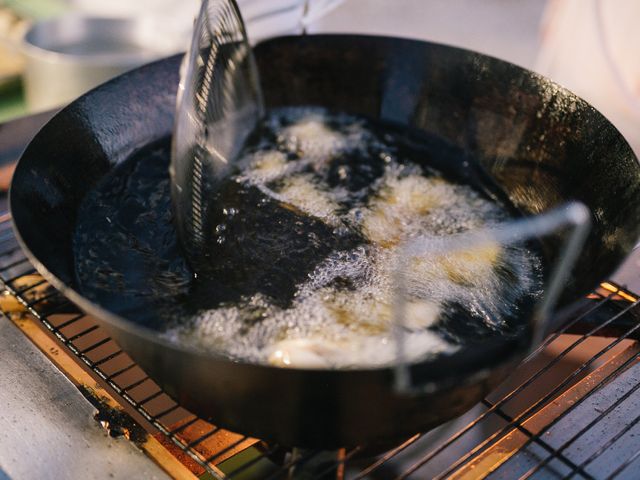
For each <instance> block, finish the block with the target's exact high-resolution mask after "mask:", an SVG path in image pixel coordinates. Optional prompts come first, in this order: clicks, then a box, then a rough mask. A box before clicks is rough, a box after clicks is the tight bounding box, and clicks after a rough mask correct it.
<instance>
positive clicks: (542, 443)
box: [483, 399, 590, 478]
mask: <svg viewBox="0 0 640 480" xmlns="http://www.w3.org/2000/svg"><path fill="white" fill-rule="evenodd" d="M483 403H484V404H485V405H487V406H488V407H491V406H492V404H491V402H489V401H488V400H486V399H485V400H483ZM496 415H498V416H499V417H500V418H502V419H503V420H506V421H507V422H509V423H511V422H513V417H512V416H511V415H507V414H506V413H505V412H504V411H503V410H502V409H501V408H498V409H497V410H496ZM515 428H516V429H517V430H518V431H519V432H522V433H524V434H525V435H526V436H527V438H528V440H527V441H526V443H525V444H524V445H522V446H521V447H520V450H524V449H525V448H526V446H527V445H529V443H531V442H535V443H536V444H537V445H539V446H540V447H542V448H543V449H545V450H546V451H547V452H549V453H551V454H556V452H555V450H554V448H553V447H552V446H550V445H549V444H548V443H547V442H545V441H543V440H542V439H540V437H539V435H537V434H534V433H533V432H531V431H529V430H528V429H527V428H526V427H525V426H524V425H520V424H517V425H516V427H515ZM557 458H558V460H560V461H562V462H563V463H565V464H566V465H567V466H568V467H570V468H574V469H575V470H576V471H579V470H580V468H579V467H578V466H577V465H576V464H575V463H574V462H573V461H571V459H569V458H567V457H565V456H564V455H562V454H561V453H558V454H557ZM580 473H581V474H583V475H585V473H584V472H580ZM585 476H587V477H589V475H585ZM589 478H590V477H589Z"/></svg>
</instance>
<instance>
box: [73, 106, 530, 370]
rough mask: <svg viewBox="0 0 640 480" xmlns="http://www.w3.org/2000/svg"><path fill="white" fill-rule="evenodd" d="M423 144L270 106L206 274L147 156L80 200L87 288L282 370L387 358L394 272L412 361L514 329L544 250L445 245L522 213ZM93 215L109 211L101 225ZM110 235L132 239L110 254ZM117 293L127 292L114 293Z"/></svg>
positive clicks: (212, 211) (340, 118)
mask: <svg viewBox="0 0 640 480" xmlns="http://www.w3.org/2000/svg"><path fill="white" fill-rule="evenodd" d="M428 143H429V139H428V138H422V137H420V136H416V135H413V134H410V133H408V131H406V130H403V129H401V128H398V127H393V128H392V127H391V126H387V125H382V124H379V123H375V122H371V121H369V120H367V119H364V118H359V117H354V116H349V115H345V114H330V113H328V112H326V111H324V110H322V109H318V108H300V107H296V108H287V109H279V110H274V111H272V112H270V114H269V115H268V116H267V117H266V119H265V120H264V122H263V123H262V124H261V125H260V127H259V128H258V129H257V130H256V131H255V132H254V134H253V135H252V136H251V138H250V139H249V141H248V143H247V145H246V146H245V148H244V150H243V152H242V155H241V158H240V161H239V165H240V167H239V168H238V169H237V171H236V172H235V173H234V175H233V176H232V177H231V178H229V179H228V180H227V181H225V182H224V183H223V184H221V185H220V186H219V187H218V189H217V190H216V192H215V194H214V195H212V198H211V199H210V202H209V205H208V209H207V218H206V223H205V224H206V226H207V229H206V232H207V234H208V235H209V242H208V244H207V248H206V251H207V255H206V257H203V258H204V259H203V260H202V262H201V263H199V264H197V265H192V266H194V267H195V270H196V271H197V275H194V274H193V273H192V272H191V269H190V267H189V266H188V265H187V262H186V261H185V260H184V258H183V257H182V255H181V253H180V249H179V248H178V246H177V241H176V239H175V231H174V230H173V229H171V228H170V224H171V218H170V213H169V204H168V200H167V197H168V185H167V180H166V179H163V180H162V181H158V182H156V183H155V184H153V182H151V181H149V180H150V179H153V177H154V175H156V177H158V176H159V175H158V169H157V167H153V166H152V167H151V168H149V165H148V164H149V163H150V162H149V157H150V155H149V154H146V155H139V156H138V157H139V158H138V160H135V159H130V160H129V161H128V162H126V164H127V165H125V166H123V168H119V169H116V172H114V174H112V175H110V177H112V178H110V179H107V181H105V182H103V185H101V186H99V187H98V188H97V189H96V190H95V191H94V192H93V193H92V194H91V195H90V197H89V199H88V200H87V201H86V202H85V203H84V205H83V208H82V210H81V214H80V217H79V221H78V228H77V231H76V237H75V247H76V253H77V254H76V271H77V273H78V279H79V283H80V285H81V286H82V287H83V289H84V292H83V293H85V294H86V295H88V296H89V297H90V298H92V299H94V300H96V301H98V302H100V303H103V304H104V303H106V304H107V306H108V307H109V308H112V309H116V311H117V312H118V313H120V314H122V315H124V316H126V317H128V318H131V319H133V320H134V321H138V322H141V323H145V324H147V325H152V326H153V327H154V328H157V329H158V330H160V331H161V332H162V335H163V336H165V338H168V339H169V340H170V341H172V342H177V343H181V344H188V345H190V346H193V347H195V348H198V349H203V350H210V351H215V352H217V353H220V354H223V355H226V356H228V357H230V358H232V359H237V360H242V361H249V362H255V363H269V364H272V365H278V366H283V367H302V368H359V367H373V366H381V365H387V364H390V363H392V362H393V361H394V359H395V355H396V345H395V343H394V331H393V313H394V312H393V309H394V305H396V304H397V301H398V298H397V295H399V292H398V290H397V286H396V284H395V282H394V279H396V278H397V277H396V275H398V274H400V275H402V279H403V284H404V285H405V286H406V290H405V291H403V292H402V300H403V302H405V308H404V313H405V316H404V321H403V329H404V330H405V335H404V338H405V339H406V345H405V354H406V355H407V356H408V357H409V358H411V359H412V360H416V359H421V358H425V357H428V356H434V355H439V354H446V353H448V352H452V351H455V350H456V349H457V348H460V347H461V345H465V344H467V343H473V342H477V341H482V339H484V338H487V337H490V336H491V335H509V334H514V333H515V332H517V330H518V329H519V328H523V323H522V322H518V321H517V319H518V318H521V317H522V316H523V314H526V313H527V311H528V310H530V307H531V304H532V303H533V302H535V301H536V300H537V299H538V297H539V296H540V294H541V285H542V267H541V260H540V257H539V256H538V254H537V253H536V252H535V251H534V250H532V249H531V248H529V247H528V246H527V245H523V244H520V245H484V246H481V247H478V248H475V249H472V250H469V251H451V252H445V253H442V249H441V245H442V242H443V241H444V242H446V239H447V237H449V238H451V237H450V236H452V235H458V234H463V233H464V232H466V231H470V230H473V229H476V228H481V227H490V226H492V225H496V224H498V223H501V222H504V221H508V220H509V219H510V218H512V216H513V211H512V210H510V208H509V206H508V205H504V204H503V203H501V202H498V201H495V199H494V198H491V195H488V194H487V193H486V192H483V191H481V190H480V189H478V188H474V187H473V186H471V185H469V184H465V183H460V182H456V181H454V180H452V177H451V175H446V176H445V175H444V174H443V172H441V171H439V170H438V169H436V168H434V166H433V165H434V164H437V161H435V162H434V161H431V160H432V158H431V157H432V153H430V152H432V150H430V148H429V145H428ZM439 151H440V150H439ZM158 152H159V150H158ZM156 155H157V156H161V154H160V153H156ZM152 156H153V155H151V157H152ZM440 160H442V159H440ZM156 163H158V162H156ZM127 169H128V170H127ZM149 171H151V172H152V173H151V174H150V173H149ZM153 172H155V173H153ZM145 175H146V178H145ZM156 180H158V179H157V178H156ZM132 199H133V200H132ZM127 202H128V206H129V208H130V211H129V213H122V212H121V211H120V210H121V208H123V203H125V204H127ZM132 203H134V204H135V208H133V205H132ZM96 210H97V211H98V213H99V214H100V213H109V214H110V215H111V217H113V219H111V220H109V222H106V223H105V222H103V221H97V222H96V220H95V218H96ZM111 210H113V211H111ZM103 211H104V212H103ZM132 211H133V212H134V213H135V212H137V214H138V217H137V218H133V217H132V215H134V214H132V213H131V212H132ZM141 229H148V232H147V233H143V232H141ZM96 230H98V231H97V232H96ZM92 234H93V235H92ZM90 236H93V237H94V238H98V239H99V240H98V241H94V242H93V243H92V242H91V241H90V239H89V237H90ZM158 238H160V239H161V240H160V245H156V244H155V243H158V242H159V240H158ZM418 238H419V239H420V241H421V242H422V243H423V245H424V244H426V245H427V246H428V245H430V244H433V246H434V253H433V254H432V255H421V256H420V257H412V258H408V259H407V261H406V263H405V264H404V265H405V266H404V268H403V269H402V271H401V272H397V268H398V265H399V261H400V260H401V258H400V256H401V255H402V254H403V253H402V252H403V251H404V250H403V245H405V244H406V243H407V242H408V241H411V240H412V239H418ZM162 239H164V240H162ZM105 243H109V244H110V245H111V247H110V248H111V249H113V248H116V249H118V248H120V246H124V247H123V248H122V251H119V252H116V255H112V256H109V255H107V258H106V259H105V258H104V255H103V253H102V251H101V248H102V247H104V244H105ZM159 247H161V248H159ZM436 251H437V252H439V253H436ZM114 256H117V257H118V260H116V259H115V258H114ZM109 257H110V258H109ZM125 262H128V264H127V266H126V267H125V266H124V263H125ZM192 263H193V262H192ZM114 265H115V266H114ZM136 265H137V266H136ZM118 268H119V270H118ZM132 270H133V271H132ZM96 271H97V272H98V275H95V274H92V272H96ZM134 273H135V275H134ZM141 284H142V285H141ZM143 285H144V286H143ZM118 292H120V293H121V294H124V295H125V296H126V298H127V299H128V300H125V301H124V302H119V303H118V302H116V301H115V294H116V293H118ZM150 306H151V307H150Z"/></svg>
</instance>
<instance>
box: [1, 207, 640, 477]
mask: <svg viewBox="0 0 640 480" xmlns="http://www.w3.org/2000/svg"><path fill="white" fill-rule="evenodd" d="M0 282H1V285H2V288H3V290H4V291H3V293H2V301H1V302H0V306H2V309H3V311H4V312H5V313H8V314H9V315H10V316H11V314H12V312H13V315H15V314H16V313H15V312H19V311H22V312H23V313H20V314H21V315H24V314H25V313H24V312H26V314H27V315H31V316H33V317H34V318H35V319H37V321H38V322H39V324H40V325H41V326H42V327H43V328H44V329H45V331H46V332H48V333H49V334H50V335H52V336H53V337H54V338H55V340H56V342H58V343H59V344H61V345H63V346H64V347H65V348H66V349H68V351H69V352H71V353H72V354H73V356H74V358H76V359H77V360H78V361H79V362H80V363H81V364H82V365H84V366H85V367H86V368H87V369H89V370H90V372H92V374H93V375H94V376H95V378H97V379H98V380H99V381H100V382H102V383H103V384H104V385H106V386H108V387H109V388H110V389H112V391H113V392H115V394H116V395H117V398H118V399H119V401H121V403H122V405H123V406H124V407H126V408H127V409H128V410H130V411H131V412H132V414H133V416H134V417H135V418H136V419H137V420H139V421H140V422H141V424H142V425H143V426H144V427H146V428H147V430H148V431H150V432H151V433H152V434H154V435H155V436H157V437H158V438H160V440H161V443H163V444H164V445H165V446H167V447H168V448H169V450H170V451H171V452H172V453H173V454H175V456H176V457H178V459H179V460H180V461H181V462H183V463H184V464H186V465H187V466H188V467H189V468H190V470H191V471H192V472H193V473H194V474H195V475H198V476H200V475H202V474H206V473H208V474H210V475H212V476H213V477H214V478H225V479H230V478H234V479H240V478H242V479H246V478H267V479H276V478H305V479H307V478H318V479H325V478H338V479H343V478H348V479H365V478H367V479H377V478H398V479H405V478H435V479H443V478H491V479H501V478H523V479H526V478H586V479H594V478H607V479H613V478H634V473H635V471H636V469H638V468H640V414H638V413H637V412H638V411H639V409H638V406H640V365H639V364H638V360H639V358H640V347H639V346H638V345H637V342H636V338H638V337H639V334H640V321H639V320H640V310H639V309H638V304H639V303H640V299H638V298H637V297H636V296H635V295H634V294H632V293H631V292H629V291H627V290H625V289H624V288H622V287H620V286H618V285H615V284H613V283H603V284H602V285H601V287H600V288H598V289H597V290H596V291H594V292H593V293H592V294H591V295H589V296H588V298H587V299H585V302H584V304H583V305H582V307H581V308H580V311H579V312H578V313H576V314H575V316H574V317H573V318H572V319H571V320H570V321H569V322H568V323H566V326H565V327H563V328H562V329H561V330H560V331H557V332H556V333H554V334H553V335H551V336H550V337H549V338H547V339H546V340H545V342H544V343H543V344H542V345H541V346H540V347H539V348H538V349H537V350H536V351H535V352H533V353H532V354H531V355H530V356H529V357H528V358H527V359H526V360H525V362H524V363H523V364H522V365H521V366H520V367H519V369H518V371H517V372H516V373H515V374H514V375H513V376H512V377H511V378H510V379H509V380H508V381H507V382H505V384H503V385H502V386H501V387H500V388H498V389H497V390H496V391H495V392H493V393H492V394H491V395H489V396H488V397H487V398H486V399H485V400H484V401H483V402H482V403H481V404H480V405H478V406H477V407H475V408H474V409H473V410H472V411H470V412H469V413H467V414H465V415H464V416H463V417H461V418H460V419H457V420H455V421H453V422H450V423H449V424H447V425H444V426H442V427H439V428H438V429H436V430H434V431H431V432H428V433H417V434H416V435H414V436H412V437H411V438H408V439H406V440H405V441H403V442H401V443H400V444H398V445H394V446H387V448H385V449H383V451H380V449H378V450H375V449H373V448H372V447H368V446H360V447H357V448H353V449H348V450H346V449H340V450H337V451H332V452H323V451H309V450H298V449H286V448H283V447H281V446H278V445H268V444H266V443H264V442H261V441H259V440H256V439H252V438H250V437H247V436H244V435H239V434H235V433H232V432H228V431H225V430H223V429H220V428H218V427H216V426H214V425H212V424H210V423H208V422H206V421H204V420H202V419H200V418H198V417H196V416H195V415H193V414H191V413H189V412H188V411H187V410H185V409H184V408H182V407H180V406H179V405H178V404H177V403H176V402H174V401H173V400H172V399H171V398H170V397H169V396H168V395H167V394H165V393H164V392H163V391H162V390H161V389H160V387H158V386H157V385H156V384H155V383H154V382H153V380H151V379H150V378H149V377H148V376H147V375H146V374H145V373H144V372H143V371H142V370H141V369H140V368H139V367H138V366H137V365H136V364H135V362H133V361H132V360H131V358H129V357H128V355H127V354H126V353H125V352H124V351H122V350H121V349H120V348H119V347H118V346H117V345H116V344H115V342H113V341H112V340H111V339H110V338H109V337H108V335H107V334H106V333H105V332H104V331H103V330H102V329H101V328H100V327H99V326H98V325H97V324H96V323H95V321H94V320H93V319H92V318H91V317H89V316H86V315H84V314H82V313H80V312H79V311H78V310H77V309H76V307H75V306H74V305H72V304H71V303H70V302H69V301H67V300H66V299H65V298H64V297H63V296H61V295H60V294H59V293H58V292H56V291H55V290H54V289H53V288H52V287H50V286H49V285H48V284H47V283H46V281H45V280H44V279H42V277H40V276H39V275H38V274H37V272H36V271H35V269H34V268H33V267H32V266H31V265H30V264H29V262H28V260H27V259H26V258H25V257H24V255H23V254H22V252H21V250H20V248H19V246H18V244H17V242H16V239H15V237H14V235H13V232H12V230H11V224H10V218H9V215H8V214H0Z"/></svg>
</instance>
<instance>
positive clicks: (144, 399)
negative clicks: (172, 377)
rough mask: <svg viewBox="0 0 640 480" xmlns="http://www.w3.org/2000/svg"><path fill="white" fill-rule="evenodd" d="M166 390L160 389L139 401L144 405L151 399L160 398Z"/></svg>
mask: <svg viewBox="0 0 640 480" xmlns="http://www.w3.org/2000/svg"><path fill="white" fill-rule="evenodd" d="M163 393H164V392H163V391H162V389H160V390H158V391H157V392H156V393H152V394H151V395H149V396H147V397H145V398H143V399H142V400H138V403H139V404H140V405H144V404H145V403H149V402H150V401H151V400H154V399H156V398H158V397H159V396H160V395H162V394H163Z"/></svg>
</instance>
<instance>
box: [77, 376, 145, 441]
mask: <svg viewBox="0 0 640 480" xmlns="http://www.w3.org/2000/svg"><path fill="white" fill-rule="evenodd" d="M78 389H79V390H80V393H82V395H84V397H85V398H86V399H87V400H89V402H90V403H91V405H93V406H94V407H95V408H96V410H97V412H96V413H95V414H94V415H93V418H94V419H95V420H96V422H98V423H99V424H100V425H102V427H104V429H105V430H106V431H107V433H108V434H109V436H111V437H113V438H118V437H125V438H126V439H127V440H131V441H132V442H133V443H135V444H136V445H137V446H141V445H142V444H143V443H144V442H145V441H146V440H147V436H148V433H147V432H146V431H145V430H144V429H143V428H142V427H141V426H140V425H138V423H137V422H136V421H135V420H133V419H132V418H131V416H130V415H129V414H128V413H126V412H124V411H122V410H119V409H117V408H113V407H112V406H110V405H109V404H108V403H107V402H106V401H105V400H104V399H102V398H100V397H99V396H98V395H97V394H96V393H95V392H94V391H93V389H91V388H90V387H87V386H86V385H80V386H79V387H78Z"/></svg>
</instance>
